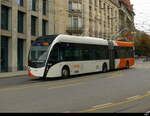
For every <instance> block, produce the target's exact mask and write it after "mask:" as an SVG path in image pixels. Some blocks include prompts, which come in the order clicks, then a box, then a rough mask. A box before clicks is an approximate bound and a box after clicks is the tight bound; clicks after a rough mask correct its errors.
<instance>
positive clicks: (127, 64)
mask: <svg viewBox="0 0 150 116" xmlns="http://www.w3.org/2000/svg"><path fill="white" fill-rule="evenodd" d="M126 68H127V69H129V68H130V66H129V62H128V61H127V62H126Z"/></svg>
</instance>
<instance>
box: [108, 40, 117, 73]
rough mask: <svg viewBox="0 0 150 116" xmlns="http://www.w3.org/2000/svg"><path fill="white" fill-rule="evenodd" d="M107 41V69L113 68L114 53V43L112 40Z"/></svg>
mask: <svg viewBox="0 0 150 116" xmlns="http://www.w3.org/2000/svg"><path fill="white" fill-rule="evenodd" d="M108 43H109V69H110V70H113V69H115V55H114V44H113V42H112V41H110V40H108Z"/></svg>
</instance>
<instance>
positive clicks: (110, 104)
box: [92, 103, 112, 108]
mask: <svg viewBox="0 0 150 116" xmlns="http://www.w3.org/2000/svg"><path fill="white" fill-rule="evenodd" d="M111 104H112V103H107V104H101V105H96V106H92V107H93V108H97V107H102V106H107V105H111Z"/></svg>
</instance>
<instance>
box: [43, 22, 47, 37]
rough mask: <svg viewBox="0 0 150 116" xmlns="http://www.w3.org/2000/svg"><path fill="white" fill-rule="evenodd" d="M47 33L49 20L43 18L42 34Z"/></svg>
mask: <svg viewBox="0 0 150 116" xmlns="http://www.w3.org/2000/svg"><path fill="white" fill-rule="evenodd" d="M46 34H47V21H46V20H43V21H42V35H46Z"/></svg>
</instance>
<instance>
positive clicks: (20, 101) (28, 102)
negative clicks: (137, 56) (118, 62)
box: [0, 62, 150, 113]
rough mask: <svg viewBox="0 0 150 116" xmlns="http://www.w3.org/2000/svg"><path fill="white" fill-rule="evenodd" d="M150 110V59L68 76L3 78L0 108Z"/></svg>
mask: <svg viewBox="0 0 150 116" xmlns="http://www.w3.org/2000/svg"><path fill="white" fill-rule="evenodd" d="M147 111H150V63H148V62H147V63H142V62H138V63H137V65H135V66H134V67H131V68H130V69H124V70H117V71H113V72H108V73H96V74H90V75H82V76H76V77H71V78H69V79H48V80H46V81H44V80H40V79H31V78H29V77H25V76H24V77H12V78H2V79H0V112H50V113H87V112H92V113H95V112H98V113H104V112H107V113H109V112H111V113H124V112H128V113H138V112H140V113H141V112H142V113H144V112H147Z"/></svg>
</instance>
